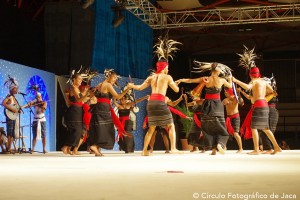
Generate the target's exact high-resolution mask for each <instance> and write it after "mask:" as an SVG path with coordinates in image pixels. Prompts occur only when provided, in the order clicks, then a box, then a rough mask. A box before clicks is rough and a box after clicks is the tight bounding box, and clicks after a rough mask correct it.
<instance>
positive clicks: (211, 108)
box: [176, 61, 232, 155]
mask: <svg viewBox="0 0 300 200" xmlns="http://www.w3.org/2000/svg"><path fill="white" fill-rule="evenodd" d="M194 63H195V65H197V66H198V67H197V68H194V69H195V70H198V72H200V73H201V72H205V71H210V72H211V75H210V76H209V77H200V78H196V79H179V80H177V81H176V83H177V84H179V83H201V82H202V81H203V82H204V84H205V87H206V88H205V91H206V95H205V101H204V102H203V105H202V110H201V122H202V129H203V130H204V132H205V133H206V137H207V140H208V142H209V144H208V148H212V155H216V152H217V151H216V150H217V149H218V150H219V152H220V153H221V154H224V153H225V149H226V144H227V140H228V137H229V135H228V132H227V130H226V125H225V119H224V107H223V104H222V102H221V100H220V92H221V89H222V86H223V85H224V86H225V87H228V88H231V87H232V83H231V73H230V68H229V67H227V66H226V65H223V64H220V63H203V62H198V61H194ZM220 76H226V77H227V78H228V81H227V80H226V79H225V78H221V77H220Z"/></svg>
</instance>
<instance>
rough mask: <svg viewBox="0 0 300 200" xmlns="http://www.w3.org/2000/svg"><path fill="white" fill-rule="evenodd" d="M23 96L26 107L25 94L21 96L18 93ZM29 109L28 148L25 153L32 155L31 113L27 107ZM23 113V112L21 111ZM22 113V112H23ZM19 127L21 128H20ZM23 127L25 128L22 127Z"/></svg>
mask: <svg viewBox="0 0 300 200" xmlns="http://www.w3.org/2000/svg"><path fill="white" fill-rule="evenodd" d="M19 94H21V95H22V96H23V98H24V100H25V102H26V105H28V101H27V99H26V98H25V96H26V94H23V93H19ZM28 108H29V147H28V151H26V149H25V153H30V154H31V153H32V152H31V113H33V111H32V109H31V107H28ZM22 112H23V111H22ZM23 113H24V112H23ZM20 127H21V126H20ZM24 127H25V126H24ZM22 136H23V133H22Z"/></svg>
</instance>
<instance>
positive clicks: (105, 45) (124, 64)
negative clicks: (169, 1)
mask: <svg viewBox="0 0 300 200" xmlns="http://www.w3.org/2000/svg"><path fill="white" fill-rule="evenodd" d="M95 3H96V5H95V10H96V11H95V12H96V15H95V16H96V18H95V34H94V37H95V39H94V52H93V64H92V68H95V69H97V70H98V71H99V72H100V73H103V71H104V69H105V68H113V69H115V70H116V71H117V73H119V74H120V75H122V76H128V75H129V74H130V75H131V76H132V77H135V78H142V79H143V78H146V77H147V76H148V75H149V72H148V69H151V68H152V55H153V31H152V29H151V28H150V27H149V26H148V25H146V24H145V23H144V22H142V21H141V20H139V19H138V18H137V17H135V16H134V15H132V14H131V13H130V12H128V11H126V10H125V11H123V15H125V20H124V21H123V23H122V24H121V25H120V26H118V27H117V28H114V27H113V25H112V21H113V18H114V12H113V11H112V10H111V6H112V5H114V0H97V1H95Z"/></svg>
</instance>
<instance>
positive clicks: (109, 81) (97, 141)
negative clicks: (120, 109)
mask: <svg viewBox="0 0 300 200" xmlns="http://www.w3.org/2000/svg"><path fill="white" fill-rule="evenodd" d="M104 75H105V80H104V81H103V82H101V83H99V84H98V85H97V87H96V91H95V92H94V94H93V95H94V96H96V97H97V103H96V104H95V105H93V109H91V113H92V118H91V122H90V131H89V143H90V144H89V145H90V149H91V150H92V151H93V152H94V153H95V156H103V154H102V153H101V150H100V148H104V149H113V147H114V144H115V128H114V125H116V127H117V129H118V137H119V138H120V137H122V135H127V136H128V137H130V136H131V134H128V133H126V131H125V130H124V128H123V127H122V124H121V122H120V121H119V119H118V117H117V116H116V114H115V112H114V110H113V108H112V106H111V98H112V97H114V98H115V99H117V100H119V99H121V98H122V97H123V96H124V95H125V94H126V93H127V92H128V90H129V89H130V88H129V87H127V89H126V90H124V91H123V92H122V93H121V94H118V93H117V92H116V90H115V89H114V87H113V86H114V85H117V80H118V78H119V76H118V75H117V73H116V72H115V71H114V70H113V69H106V70H105V71H104ZM93 95H91V96H93Z"/></svg>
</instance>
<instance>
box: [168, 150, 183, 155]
mask: <svg viewBox="0 0 300 200" xmlns="http://www.w3.org/2000/svg"><path fill="white" fill-rule="evenodd" d="M170 153H172V154H183V153H184V152H183V151H179V150H178V149H171V151H170Z"/></svg>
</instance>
